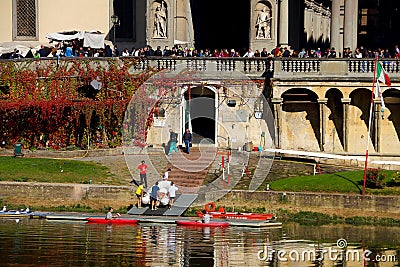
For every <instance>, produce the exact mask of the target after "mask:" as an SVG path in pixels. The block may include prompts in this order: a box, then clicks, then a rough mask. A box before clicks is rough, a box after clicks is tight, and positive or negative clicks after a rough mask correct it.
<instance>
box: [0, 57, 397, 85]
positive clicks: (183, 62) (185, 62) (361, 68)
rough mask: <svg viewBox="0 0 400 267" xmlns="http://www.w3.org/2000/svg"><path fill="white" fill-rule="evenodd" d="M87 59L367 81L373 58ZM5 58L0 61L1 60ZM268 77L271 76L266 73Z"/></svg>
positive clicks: (388, 66) (392, 64)
mask: <svg viewBox="0 0 400 267" xmlns="http://www.w3.org/2000/svg"><path fill="white" fill-rule="evenodd" d="M74 60H89V58H61V60H60V61H57V59H56V58H40V59H17V60H14V61H15V62H16V63H17V64H19V65H21V66H24V67H25V66H26V65H27V64H29V66H33V65H32V64H31V63H32V61H34V62H36V63H37V64H41V65H45V64H54V62H57V63H58V64H63V63H68V62H72V61H74ZM90 60H91V61H93V62H94V61H97V62H100V63H101V64H102V65H104V66H106V65H107V64H109V63H111V62H114V63H115V62H118V61H119V62H120V63H121V64H125V63H127V62H130V63H133V64H132V67H131V68H130V71H131V72H132V73H138V72H142V71H145V70H148V69H155V70H162V69H168V70H172V71H175V70H179V69H181V68H187V69H189V70H193V71H211V72H215V73H222V72H225V73H226V72H237V71H238V72H242V73H244V74H245V75H247V76H248V77H250V78H261V77H266V76H267V75H268V73H269V74H272V73H273V77H274V78H276V79H295V80H296V79H297V80H298V79H303V80H304V79H308V78H313V79H316V80H332V79H345V80H359V81H363V80H364V81H367V80H371V77H373V72H374V59H343V58H335V59H330V58H329V59H327V58H276V59H273V60H269V59H267V58H178V57H169V58H166V57H150V58H135V57H119V58H90ZM4 61H8V60H0V62H4ZM381 62H382V63H383V65H384V68H385V70H386V72H388V74H389V76H390V78H391V79H392V80H396V79H397V78H400V61H399V60H397V59H384V60H382V59H381ZM270 77H271V76H270Z"/></svg>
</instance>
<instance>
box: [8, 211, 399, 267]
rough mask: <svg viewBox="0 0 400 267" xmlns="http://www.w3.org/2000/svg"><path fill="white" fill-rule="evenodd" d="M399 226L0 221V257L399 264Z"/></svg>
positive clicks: (37, 261) (16, 260)
mask: <svg viewBox="0 0 400 267" xmlns="http://www.w3.org/2000/svg"><path fill="white" fill-rule="evenodd" d="M399 229H400V228H397V227H391V228H386V227H352V226H318V227H313V226H300V225H298V224H287V225H284V227H283V228H282V229H265V228H264V229H259V228H236V227H227V228H209V227H208V228H195V227H177V226H176V225H168V224H165V225H162V224H145V225H138V226H131V225H129V226H124V225H98V224H85V223H79V222H65V221H62V222H57V221H46V220H29V219H22V220H20V221H19V222H16V221H15V220H1V221H0V240H1V242H0V258H1V263H2V265H4V266H16V265H27V266H218V267H219V266H346V267H350V266H364V261H363V260H359V261H349V260H344V259H343V258H339V257H338V258H337V259H334V260H333V259H330V258H329V257H328V254H327V253H326V252H324V250H328V249H337V255H346V253H348V252H358V253H360V254H362V253H363V252H364V251H366V250H370V251H371V255H370V256H371V257H373V256H381V257H382V256H389V255H394V256H395V257H396V259H395V260H394V258H391V261H390V262H379V263H378V262H372V261H371V262H366V263H365V266H399V250H398V248H399V240H400V239H399V238H400V236H399V235H400V231H399ZM339 238H343V239H345V240H346V242H347V245H348V246H347V247H346V248H344V249H338V247H337V246H336V245H337V244H336V242H337V240H338V239H339ZM260 251H263V252H266V253H264V254H263V253H260ZM282 251H286V252H287V253H288V252H291V251H292V252H293V251H297V252H307V253H309V254H310V255H311V256H313V257H311V258H309V259H304V260H303V259H300V260H299V259H296V254H292V255H291V256H292V258H290V257H289V254H286V260H284V259H285V258H284V257H282V255H279V253H281V252H282ZM307 255H308V254H306V256H307ZM322 255H323V256H324V257H322ZM350 255H352V254H350ZM299 257H301V253H300V254H299Z"/></svg>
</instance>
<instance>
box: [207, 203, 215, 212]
mask: <svg viewBox="0 0 400 267" xmlns="http://www.w3.org/2000/svg"><path fill="white" fill-rule="evenodd" d="M204 208H205V209H206V211H207V212H212V211H215V208H216V206H215V203H214V202H208V203H207V204H206V206H205V207H204Z"/></svg>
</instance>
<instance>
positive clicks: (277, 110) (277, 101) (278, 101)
mask: <svg viewBox="0 0 400 267" xmlns="http://www.w3.org/2000/svg"><path fill="white" fill-rule="evenodd" d="M282 101H283V99H282V98H272V99H271V103H272V104H273V106H274V123H275V140H274V142H275V144H274V145H275V147H276V148H281V131H282V130H281V129H282V123H281V121H282V119H281V118H282Z"/></svg>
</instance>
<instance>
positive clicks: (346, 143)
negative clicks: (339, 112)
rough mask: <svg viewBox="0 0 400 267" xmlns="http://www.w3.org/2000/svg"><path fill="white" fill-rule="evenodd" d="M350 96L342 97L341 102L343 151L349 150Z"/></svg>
mask: <svg viewBox="0 0 400 267" xmlns="http://www.w3.org/2000/svg"><path fill="white" fill-rule="evenodd" d="M350 101H351V98H342V104H343V150H344V151H345V152H348V151H349V121H348V114H349V105H350Z"/></svg>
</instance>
